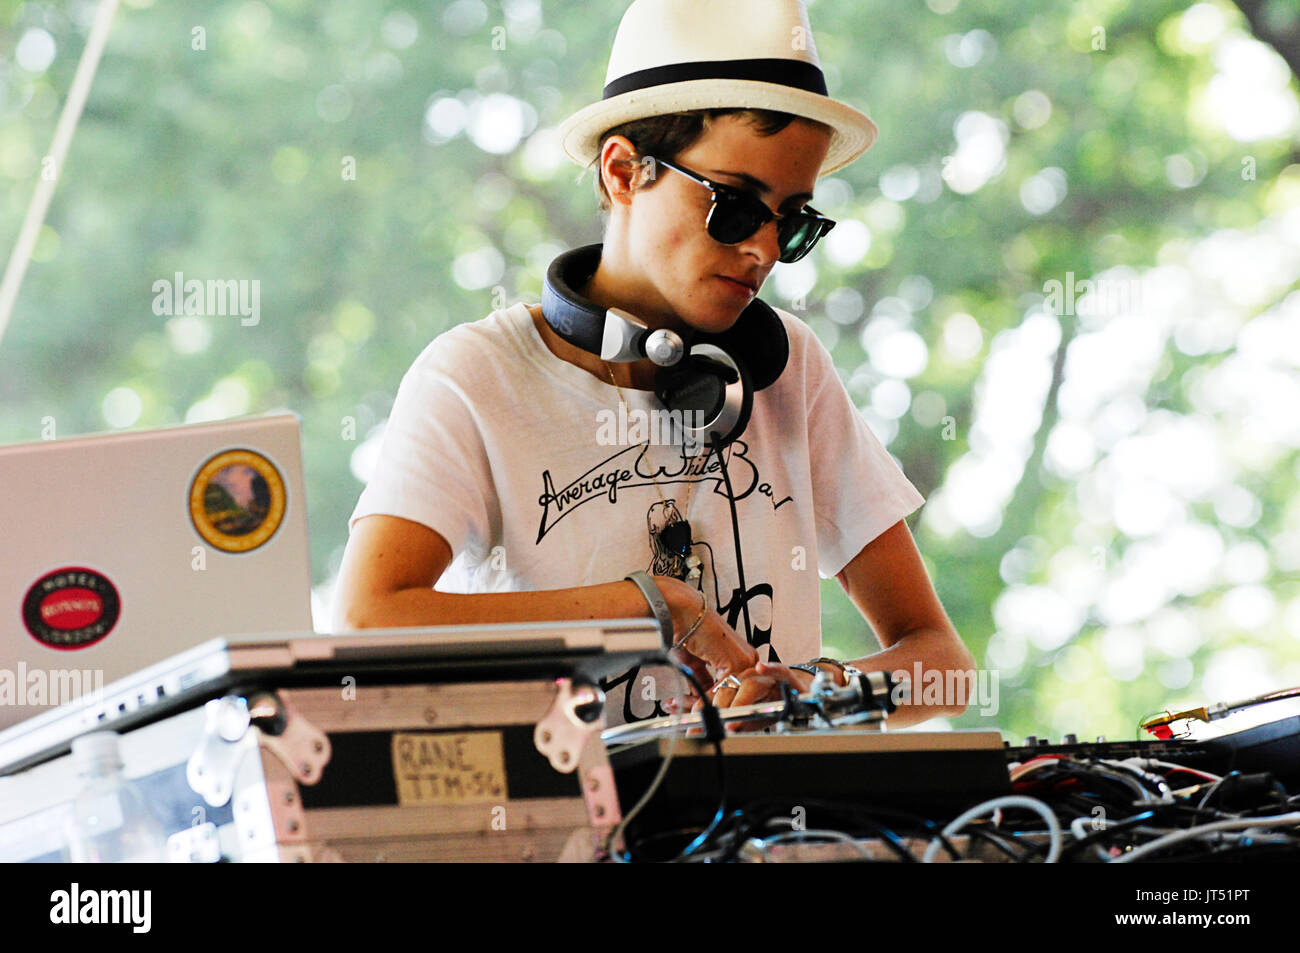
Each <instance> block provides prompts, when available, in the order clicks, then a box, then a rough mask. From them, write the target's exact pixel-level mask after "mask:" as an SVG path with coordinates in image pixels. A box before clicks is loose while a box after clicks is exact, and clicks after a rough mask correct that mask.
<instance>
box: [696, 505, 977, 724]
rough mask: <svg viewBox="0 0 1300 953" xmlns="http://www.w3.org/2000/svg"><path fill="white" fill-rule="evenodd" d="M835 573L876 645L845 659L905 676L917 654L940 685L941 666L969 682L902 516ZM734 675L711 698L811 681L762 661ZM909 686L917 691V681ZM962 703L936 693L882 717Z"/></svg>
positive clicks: (768, 692)
mask: <svg viewBox="0 0 1300 953" xmlns="http://www.w3.org/2000/svg"><path fill="white" fill-rule="evenodd" d="M836 578H837V579H838V580H839V581H840V585H842V586H843V587H844V591H845V592H847V593H848V595H849V598H850V599H851V600H852V601H853V604H854V605H855V606H857V608H858V611H859V612H861V613H862V616H863V618H865V619H866V620H867V622H868V623H869V624H870V625H871V627H872V629H874V630H875V632H876V636H877V637H878V638H879V639H880V642H881V644H882V645H883V646H884V648H883V649H882V650H881V651H879V652H876V653H874V654H872V655H868V656H866V657H864V658H859V659H853V660H852V664H853V665H854V666H856V667H857V668H859V669H861V670H862V671H864V672H868V671H886V672H898V671H902V672H904V673H905V674H906V675H907V676H908V678H909V679H910V678H911V677H912V676H913V675H914V674H915V668H914V664H915V663H917V662H919V663H920V664H921V671H922V678H926V677H927V676H926V673H938V674H939V675H941V676H943V684H944V685H945V686H947V685H950V684H953V683H954V682H955V681H956V678H955V677H953V678H950V677H948V675H947V673H949V672H952V673H954V676H955V675H956V673H963V676H962V677H963V679H964V684H970V681H971V678H970V676H969V675H967V674H965V673H971V672H972V670H973V669H974V668H975V659H974V656H972V655H971V653H970V651H969V650H968V649H967V648H966V646H965V644H964V643H963V642H962V640H961V637H960V636H959V635H958V634H957V631H956V630H955V629H954V628H953V625H952V622H950V621H949V619H948V614H947V613H946V612H944V610H943V606H942V605H941V604H940V602H939V597H938V595H936V594H935V591H934V586H933V585H931V583H930V577H929V575H928V574H927V573H926V571H925V565H924V564H923V563H922V562H921V555H920V553H918V552H917V549H916V543H915V542H914V541H913V540H912V534H911V531H910V530H908V528H907V523H905V522H903V521H902V520H899V521H898V522H897V523H895V524H894V525H893V526H891V527H890V528H889V529H887V530H885V532H883V533H881V534H880V535H879V536H877V537H876V538H875V539H873V540H872V541H871V542H870V543H868V544H867V545H866V546H864V547H863V548H862V551H861V552H859V553H858V555H856V556H854V557H853V559H852V560H851V561H850V562H849V564H848V565H847V566H845V567H844V569H843V570H842V571H841V572H840V574H839V575H838V576H837V577H836ZM828 668H829V666H828ZM830 671H831V674H833V675H835V676H836V680H837V681H839V682H840V683H841V684H842V683H843V681H844V679H843V676H842V675H840V674H839V672H838V670H836V669H830ZM739 677H740V678H742V679H745V684H744V685H743V686H742V687H741V688H740V689H739V690H737V691H734V692H733V691H731V690H728V689H723V690H722V691H721V692H719V693H718V695H717V696H715V700H716V701H717V702H718V704H720V705H724V706H725V705H747V704H751V703H753V702H757V701H762V700H765V699H767V698H770V697H779V688H777V683H778V682H782V681H784V682H789V683H790V684H791V685H793V686H794V687H795V688H796V689H798V690H800V691H803V690H806V689H807V687H808V685H809V684H811V682H812V676H811V675H808V674H807V673H806V672H803V671H800V670H797V669H790V668H788V667H787V666H784V665H769V664H766V663H760V664H759V665H757V666H756V667H755V668H754V669H753V670H751V671H749V672H746V673H739ZM931 677H933V676H931ZM912 687H913V689H914V690H915V691H916V692H918V694H919V692H920V689H921V688H922V686H920V685H913V686H912ZM966 704H967V700H966V699H965V698H963V699H960V700H959V699H953V698H944V699H943V702H942V703H941V704H938V705H935V704H931V705H925V704H919V703H913V702H909V703H908V704H905V705H902V706H901V707H900V708H899V709H898V710H897V711H896V712H895V713H894V714H892V715H890V716H889V724H890V726H891V727H897V728H905V727H907V726H909V725H914V724H917V723H918V722H922V721H926V720H927V719H930V718H935V717H939V716H949V715H959V714H961V713H962V712H963V711H964V710H965V708H966Z"/></svg>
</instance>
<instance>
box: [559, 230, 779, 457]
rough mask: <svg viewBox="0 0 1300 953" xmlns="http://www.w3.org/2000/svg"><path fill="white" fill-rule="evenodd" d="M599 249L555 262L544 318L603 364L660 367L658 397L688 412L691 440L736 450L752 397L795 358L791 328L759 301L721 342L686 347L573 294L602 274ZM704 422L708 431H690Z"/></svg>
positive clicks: (717, 338)
mask: <svg viewBox="0 0 1300 953" xmlns="http://www.w3.org/2000/svg"><path fill="white" fill-rule="evenodd" d="M601 247H602V246H601V245H599V244H597V245H584V246H583V247H581V248H575V249H573V250H572V251H567V252H565V253H564V254H562V255H560V256H559V257H557V258H556V259H555V260H554V261H553V262H551V266H550V267H549V268H548V269H547V270H546V282H545V284H544V285H543V286H542V316H543V317H544V318H545V319H546V323H547V324H549V325H550V326H551V328H552V329H553V330H554V331H555V333H556V334H558V335H559V336H560V337H562V338H564V340H566V341H568V342H569V343H570V344H572V345H574V346H575V347H580V348H582V349H583V350H584V351H587V352H589V353H591V354H595V355H597V356H599V357H600V358H601V359H602V360H605V361H614V362H630V361H639V360H641V359H642V358H649V359H650V360H651V361H653V362H654V363H655V364H657V365H659V370H658V371H657V372H656V373H655V385H654V386H655V395H656V396H658V398H659V400H660V402H661V403H662V404H663V405H664V406H665V407H666V408H668V409H669V410H671V411H679V412H683V420H684V421H686V422H687V425H686V426H685V430H686V433H687V439H689V440H694V441H697V442H699V443H702V444H704V445H706V446H707V445H711V444H712V442H713V441H712V439H711V438H712V436H713V435H714V434H716V435H717V437H718V438H719V439H720V440H721V441H722V443H724V444H727V443H731V442H732V441H733V440H735V439H736V438H737V437H739V436H740V435H741V433H742V432H743V431H744V429H745V426H746V424H748V423H749V415H750V411H751V410H752V409H753V404H754V392H755V391H760V390H762V389H763V388H765V387H768V386H770V385H771V384H773V383H775V382H776V380H777V378H778V377H780V376H781V372H782V371H783V370H784V369H785V365H786V361H787V360H788V359H789V357H790V340H789V338H788V337H786V333H785V325H783V324H782V323H781V318H780V316H779V315H777V313H776V312H775V311H773V310H772V308H771V306H770V305H768V304H767V302H765V301H761V300H760V299H758V298H755V299H753V300H752V301H751V302H750V303H749V304H748V305H747V306H746V307H745V310H744V311H742V312H740V317H739V318H737V319H736V323H735V324H733V325H732V326H731V327H730V328H728V329H727V330H726V331H723V332H722V333H721V334H704V333H696V334H695V335H694V336H693V337H692V338H691V339H690V352H689V353H687V351H686V342H684V341H683V340H682V338H681V337H680V336H679V335H677V334H676V333H675V332H673V331H668V330H662V329H661V330H658V331H651V330H650V329H649V328H647V327H646V326H645V325H644V324H643V323H642V322H641V321H639V320H638V319H637V318H636V317H635V316H633V315H631V314H629V313H628V312H626V311H624V310H622V309H620V308H610V309H609V310H608V311H603V310H602V309H601V308H599V307H597V306H596V305H594V304H592V303H591V302H590V301H588V300H587V299H586V298H584V297H583V296H582V295H580V294H578V293H577V292H576V291H574V290H573V289H574V288H577V287H581V286H582V285H583V284H585V283H586V281H587V279H589V278H590V277H591V276H592V275H593V274H595V272H596V266H597V265H598V264H600V251H601ZM700 421H703V424H702V426H698V427H692V426H689V424H690V423H693V422H700Z"/></svg>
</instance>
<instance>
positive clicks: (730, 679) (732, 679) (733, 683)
mask: <svg viewBox="0 0 1300 953" xmlns="http://www.w3.org/2000/svg"><path fill="white" fill-rule="evenodd" d="M723 688H735V689H739V688H740V679H738V678H736V676H735V675H728V676H727V677H726V678H724V679H723V680H722V681H720V682H718V684H716V685H714V686H713V692H714V694H717V693H718V691H719V690H721V689H723Z"/></svg>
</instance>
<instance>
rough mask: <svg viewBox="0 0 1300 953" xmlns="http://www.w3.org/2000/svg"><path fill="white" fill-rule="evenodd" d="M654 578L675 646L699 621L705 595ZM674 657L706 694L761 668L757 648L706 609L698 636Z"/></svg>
mask: <svg viewBox="0 0 1300 953" xmlns="http://www.w3.org/2000/svg"><path fill="white" fill-rule="evenodd" d="M653 578H654V581H655V583H657V584H658V586H659V590H660V591H661V592H662V593H663V594H664V598H665V599H666V600H667V601H668V608H669V609H670V610H672V615H673V642H674V643H676V642H678V641H680V640H681V638H682V636H684V635H685V634H686V633H687V632H688V631H690V628H691V626H692V625H694V623H695V620H696V619H697V618H699V616H700V605H701V599H703V593H701V592H700V590H698V589H696V588H695V587H694V586H692V585H690V584H689V583H686V582H683V581H682V580H680V579H677V578H675V577H673V576H655V577H653ZM673 655H674V656H676V657H677V658H679V659H680V660H681V662H682V663H683V664H684V665H686V666H688V667H689V668H690V669H691V671H693V672H694V673H695V677H696V678H698V679H699V681H700V685H701V687H703V689H704V690H705V691H708V690H709V688H710V686H712V685H713V683H714V682H716V681H717V680H718V679H722V678H726V677H727V676H728V675H730V674H732V673H733V672H743V671H746V670H748V669H751V668H753V667H754V666H755V665H757V664H758V653H757V652H756V651H754V648H753V647H752V646H751V645H749V644H748V643H747V642H746V641H745V640H744V639H743V638H742V637H741V636H740V635H739V634H738V633H737V632H736V630H735V629H733V628H732V627H731V626H729V625H727V623H726V622H725V621H724V620H723V618H722V616H720V615H718V613H717V612H715V611H714V610H713V609H710V608H707V607H706V608H705V610H704V618H703V619H702V620H701V621H700V624H699V625H698V626H697V627H696V629H695V632H694V633H693V634H692V635H691V637H690V638H689V639H687V641H686V644H685V645H683V646H682V647H681V648H679V649H677V650H676V652H674V653H673ZM688 710H689V706H688Z"/></svg>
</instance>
